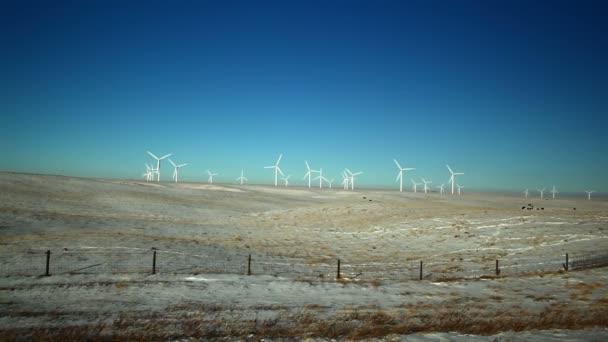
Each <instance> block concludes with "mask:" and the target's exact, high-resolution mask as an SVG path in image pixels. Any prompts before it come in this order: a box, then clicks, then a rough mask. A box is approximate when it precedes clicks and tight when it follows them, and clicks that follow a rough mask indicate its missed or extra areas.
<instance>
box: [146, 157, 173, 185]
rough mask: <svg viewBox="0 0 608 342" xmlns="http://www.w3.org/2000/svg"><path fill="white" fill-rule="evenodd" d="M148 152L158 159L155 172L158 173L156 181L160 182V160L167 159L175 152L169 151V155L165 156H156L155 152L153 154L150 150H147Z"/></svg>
mask: <svg viewBox="0 0 608 342" xmlns="http://www.w3.org/2000/svg"><path fill="white" fill-rule="evenodd" d="M147 152H148V154H149V155H151V156H152V157H153V158H154V159H156V171H154V172H156V175H157V178H156V181H157V182H160V161H161V160H163V159H165V158H167V157H169V156H171V155H172V154H173V153H169V154H167V155H164V156H162V157H160V158H158V157H157V156H155V155H154V154H152V152H150V151H147Z"/></svg>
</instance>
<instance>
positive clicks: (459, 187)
mask: <svg viewBox="0 0 608 342" xmlns="http://www.w3.org/2000/svg"><path fill="white" fill-rule="evenodd" d="M456 186H457V187H458V196H460V189H464V186H462V185H458V184H456Z"/></svg>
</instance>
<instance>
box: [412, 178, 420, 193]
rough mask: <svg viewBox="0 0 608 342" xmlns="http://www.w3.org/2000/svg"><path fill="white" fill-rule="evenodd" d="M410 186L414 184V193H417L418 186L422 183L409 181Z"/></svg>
mask: <svg viewBox="0 0 608 342" xmlns="http://www.w3.org/2000/svg"><path fill="white" fill-rule="evenodd" d="M411 181H412V184H414V192H418V185H422V183H416V181H415V180H413V179H411Z"/></svg>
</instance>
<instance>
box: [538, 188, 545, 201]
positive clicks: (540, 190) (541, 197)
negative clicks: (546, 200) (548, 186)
mask: <svg viewBox="0 0 608 342" xmlns="http://www.w3.org/2000/svg"><path fill="white" fill-rule="evenodd" d="M537 191H538V192H540V199H543V194H544V193H545V188H542V189H538V190H537Z"/></svg>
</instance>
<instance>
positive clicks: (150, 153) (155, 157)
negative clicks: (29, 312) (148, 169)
mask: <svg viewBox="0 0 608 342" xmlns="http://www.w3.org/2000/svg"><path fill="white" fill-rule="evenodd" d="M146 152H148V154H149V155H151V156H152V157H154V159H158V157H157V156H155V155H154V154H153V153H152V152H150V151H146Z"/></svg>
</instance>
